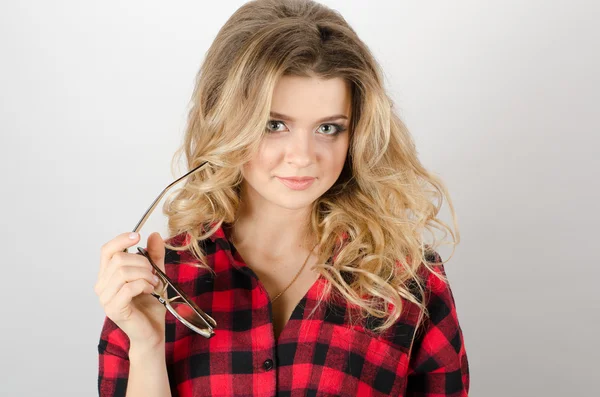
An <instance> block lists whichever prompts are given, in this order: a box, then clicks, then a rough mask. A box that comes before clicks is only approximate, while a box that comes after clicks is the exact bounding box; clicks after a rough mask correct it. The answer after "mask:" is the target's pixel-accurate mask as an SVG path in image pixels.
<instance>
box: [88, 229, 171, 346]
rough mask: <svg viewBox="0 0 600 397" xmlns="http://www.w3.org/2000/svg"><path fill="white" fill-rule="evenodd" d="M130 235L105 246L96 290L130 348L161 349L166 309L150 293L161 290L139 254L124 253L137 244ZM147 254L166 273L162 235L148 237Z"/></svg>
mask: <svg viewBox="0 0 600 397" xmlns="http://www.w3.org/2000/svg"><path fill="white" fill-rule="evenodd" d="M129 235H130V233H123V234H121V235H118V236H117V237H115V238H114V239H112V240H110V241H109V242H107V243H106V244H104V245H103V246H102V249H101V251H100V271H99V273H98V281H97V282H96V285H95V287H94V290H95V292H96V295H98V297H99V298H100V304H101V305H102V307H103V308H104V312H105V313H106V315H107V317H108V318H110V319H111V320H112V321H113V322H114V323H115V324H117V325H118V326H119V328H121V329H122V330H123V331H124V332H125V333H126V334H127V336H128V337H129V341H130V345H131V346H135V348H136V349H137V350H150V349H155V348H158V347H160V345H161V344H163V343H164V338H165V311H166V308H165V307H164V305H162V304H161V303H160V302H159V301H158V300H157V299H156V298H155V297H153V296H152V295H150V293H151V292H152V291H153V290H154V288H155V287H156V288H157V292H158V291H159V290H160V289H161V288H162V283H161V282H160V281H158V278H157V277H156V276H155V274H154V268H153V267H152V265H151V264H150V262H149V261H148V259H146V257H144V256H143V255H140V254H130V253H125V252H123V250H124V249H125V248H129V247H131V246H134V245H136V244H137V243H138V240H139V238H140V236H139V234H137V233H136V234H135V237H134V239H130V238H129ZM146 249H147V251H148V253H149V254H150V258H152V260H153V261H154V263H155V264H156V265H157V266H158V267H159V268H160V269H161V270H162V271H163V272H164V271H165V246H164V241H163V240H162V238H161V236H160V234H158V233H152V234H151V235H150V236H149V237H148V246H147V248H146Z"/></svg>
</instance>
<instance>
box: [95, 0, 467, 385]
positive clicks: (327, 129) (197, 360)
mask: <svg viewBox="0 0 600 397" xmlns="http://www.w3.org/2000/svg"><path fill="white" fill-rule="evenodd" d="M192 102H193V106H192V108H191V110H190V112H189V122H188V127H187V131H186V135H185V142H184V144H183V146H182V148H181V151H180V153H182V152H183V153H185V155H186V159H187V163H188V166H189V168H190V169H191V170H193V171H194V172H192V173H191V174H190V175H189V177H187V179H186V180H185V183H184V185H183V187H182V188H181V189H179V190H178V191H177V192H176V193H177V194H176V195H173V196H170V198H169V200H167V202H166V204H165V206H164V213H165V214H166V215H167V216H168V218H169V232H170V236H169V238H168V239H166V240H163V239H162V238H161V236H160V235H159V234H158V233H153V234H151V235H150V236H149V238H148V240H147V252H141V253H142V254H144V255H138V254H134V253H129V252H126V250H127V248H129V247H133V246H135V245H136V244H137V243H139V240H140V236H139V234H137V233H133V235H132V236H130V235H129V233H124V234H122V235H119V236H117V237H115V238H114V239H112V240H111V241H109V242H107V243H106V244H104V245H103V247H102V250H101V258H100V272H99V276H98V281H97V283H96V286H95V291H96V293H97V294H98V296H99V299H100V302H101V304H102V306H103V308H104V310H105V312H106V315H107V317H106V319H105V324H104V327H103V329H102V334H101V339H100V344H99V346H98V348H99V354H100V356H99V357H100V363H99V364H100V366H99V379H98V388H99V393H100V395H101V396H125V395H127V396H129V397H131V396H145V397H148V396H273V395H279V396H306V395H311V396H387V395H392V396H431V397H433V396H436V397H437V396H466V395H467V392H468V388H469V367H468V362H467V356H466V352H465V347H464V343H463V334H462V331H461V328H460V326H459V323H458V318H457V314H456V308H455V303H454V299H453V296H452V292H451V289H450V286H449V284H448V282H447V279H446V277H445V271H444V267H443V262H442V260H441V258H440V256H439V255H438V254H437V252H436V251H435V245H434V244H426V243H425V239H424V236H423V234H424V232H426V231H429V232H432V229H434V228H438V229H442V228H443V229H445V230H448V231H449V232H450V234H451V235H452V236H453V237H454V244H457V243H458V241H459V234H458V231H456V233H454V232H453V231H452V230H451V229H450V228H449V227H448V226H447V225H445V224H444V223H443V222H442V221H440V220H439V219H438V218H437V214H438V212H439V210H440V207H441V203H442V199H443V198H444V197H446V199H447V200H448V203H449V204H450V209H451V211H452V216H453V217H454V216H455V215H454V209H453V207H452V204H451V201H450V199H449V197H448V194H447V191H446V189H445V187H444V184H443V183H442V182H441V181H440V180H439V179H438V178H436V177H435V176H434V175H432V174H431V173H429V172H428V171H427V170H426V169H425V168H424V167H423V166H422V165H421V163H420V162H419V160H418V156H417V151H416V149H415V145H414V143H413V141H412V138H411V136H410V134H409V132H408V131H407V129H406V128H405V126H404V125H403V124H402V122H401V121H400V119H399V118H398V116H397V114H396V113H395V112H394V109H393V106H392V101H391V100H390V98H389V97H388V95H387V94H386V92H385V89H384V85H383V79H382V73H381V70H380V67H379V65H378V64H377V63H376V61H375V60H374V58H373V56H372V54H371V53H370V52H369V50H368V48H367V46H366V45H365V44H364V43H363V42H362V41H361V40H360V39H359V38H358V37H357V35H356V33H355V32H354V31H353V30H352V29H351V27H350V26H349V25H348V24H347V22H346V21H345V20H344V19H343V18H342V17H341V16H340V15H339V14H338V13H337V12H335V11H333V10H331V9H329V8H327V7H324V6H323V5H320V4H318V3H315V2H313V1H292V0H257V1H252V2H249V3H247V4H245V5H244V6H242V7H241V8H240V9H239V10H238V11H236V12H235V13H234V14H233V15H232V16H231V18H230V19H229V20H228V21H227V23H226V24H225V25H224V26H223V28H222V29H221V30H220V32H219V34H218V36H217V37H216V39H215V41H214V43H213V45H212V46H211V47H210V49H209V51H208V53H207V54H206V59H205V61H204V64H203V66H202V67H201V69H200V72H199V74H198V78H197V85H196V88H195V91H194V93H193V98H192ZM454 226H455V229H456V230H457V227H456V221H455V218H454ZM137 229H138V228H136V230H137ZM434 243H435V237H434ZM124 250H125V252H124ZM156 298H158V299H156ZM167 309H168V310H167Z"/></svg>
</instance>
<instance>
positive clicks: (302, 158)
mask: <svg viewBox="0 0 600 397" xmlns="http://www.w3.org/2000/svg"><path fill="white" fill-rule="evenodd" d="M351 109H352V107H351V94H350V87H349V84H348V83H347V82H346V81H345V80H343V79H341V78H333V79H327V80H324V79H320V78H317V77H298V76H284V77H282V78H281V79H280V80H279V81H278V83H277V84H276V86H275V89H274V91H273V100H272V105H271V113H272V117H271V120H272V121H270V122H269V123H267V127H268V129H270V130H271V131H273V132H272V133H270V134H269V135H267V136H266V137H265V138H264V139H263V140H262V142H261V144H260V148H259V150H258V152H257V153H256V154H255V155H254V156H253V157H252V159H251V160H250V162H248V163H247V164H246V165H245V166H244V167H243V170H242V173H243V176H244V182H243V185H242V206H241V208H240V209H239V214H238V216H239V218H238V220H237V221H236V223H235V225H234V227H233V230H232V231H231V237H232V238H233V241H234V242H235V245H236V248H237V249H238V250H239V251H240V252H242V253H243V252H246V254H245V255H246V256H244V258H245V259H247V260H248V262H250V263H252V264H253V267H255V268H258V269H256V270H258V271H259V272H261V273H273V271H270V269H269V268H267V267H262V268H261V263H266V264H268V265H262V266H269V267H272V264H273V263H286V264H287V266H288V268H289V270H290V271H293V270H297V269H298V268H299V267H300V266H301V265H302V263H303V262H304V259H305V258H306V255H307V254H308V253H309V252H310V250H311V249H312V247H313V246H314V245H310V246H307V244H306V243H305V241H304V238H303V236H304V232H305V230H304V228H303V226H302V225H305V224H306V222H307V221H308V219H309V217H310V210H311V205H312V203H313V202H314V201H315V200H316V199H318V198H319V197H320V196H321V195H322V194H323V193H325V192H326V191H327V190H328V189H329V188H330V187H331V186H333V184H334V183H335V181H336V180H337V179H338V177H339V175H340V173H341V172H342V169H343V167H344V163H345V161H346V156H347V153H348V146H349V140H350V139H349V134H350V131H349V126H350V119H351ZM273 112H275V113H278V114H282V115H285V116H288V117H289V120H287V119H286V120H284V119H282V118H281V117H279V116H276V117H274V116H273ZM334 115H344V116H346V117H347V119H341V118H335V119H332V120H327V121H319V120H322V119H324V118H326V117H329V116H334ZM332 123H333V124H339V125H340V126H341V127H342V128H343V129H344V130H343V131H341V132H340V133H339V134H338V135H335V136H334V135H331V134H333V133H334V132H335V131H337V130H338V128H337V127H335V126H334V125H333V124H332ZM328 134H329V135H328ZM299 176H310V177H315V178H316V180H315V181H314V183H313V184H312V185H311V186H310V187H309V188H308V189H306V190H300V191H294V190H291V189H290V188H288V187H286V186H285V185H284V184H282V183H281V181H280V180H278V179H277V178H276V177H299ZM250 257H252V258H253V259H254V260H251V259H250ZM290 258H299V259H298V261H299V262H298V263H290ZM284 273H286V272H284ZM270 276H272V277H275V276H274V275H273V274H271V275H270ZM285 276H287V275H285ZM287 278H289V276H287ZM287 278H286V279H287Z"/></svg>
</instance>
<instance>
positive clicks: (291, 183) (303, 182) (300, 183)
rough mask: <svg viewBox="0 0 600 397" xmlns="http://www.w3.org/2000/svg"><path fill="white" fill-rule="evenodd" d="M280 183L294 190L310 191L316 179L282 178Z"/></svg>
mask: <svg viewBox="0 0 600 397" xmlns="http://www.w3.org/2000/svg"><path fill="white" fill-rule="evenodd" d="M277 179H279V181H280V182H281V183H282V184H284V185H285V186H287V187H288V188H290V189H292V190H304V189H308V188H309V187H310V185H312V184H313V182H314V181H315V178H311V177H294V178H280V177H277Z"/></svg>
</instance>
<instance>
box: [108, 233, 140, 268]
mask: <svg viewBox="0 0 600 397" xmlns="http://www.w3.org/2000/svg"><path fill="white" fill-rule="evenodd" d="M130 235H133V237H134V238H133V239H131V238H129V236H130ZM139 240H140V235H139V233H135V234H132V233H122V234H119V235H118V236H117V237H115V238H114V239H112V240H110V241H109V242H107V243H106V244H104V245H103V246H102V248H101V249H100V271H101V272H102V271H103V270H104V269H105V268H106V267H107V266H108V263H109V262H110V260H111V258H112V256H113V255H114V254H115V253H117V252H122V251H123V250H124V249H125V248H129V247H132V246H134V245H136V244H137V243H138V241H139Z"/></svg>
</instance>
